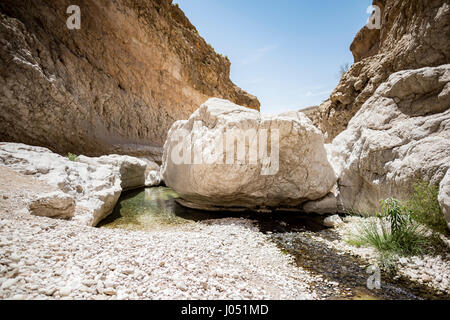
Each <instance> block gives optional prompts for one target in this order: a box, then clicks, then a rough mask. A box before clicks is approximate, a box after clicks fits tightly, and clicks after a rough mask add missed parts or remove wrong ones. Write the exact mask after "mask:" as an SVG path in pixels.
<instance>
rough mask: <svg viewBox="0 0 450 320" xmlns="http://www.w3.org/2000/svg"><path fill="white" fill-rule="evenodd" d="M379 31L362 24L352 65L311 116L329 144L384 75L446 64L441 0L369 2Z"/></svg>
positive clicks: (448, 46) (449, 53)
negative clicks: (377, 14)
mask: <svg viewBox="0 0 450 320" xmlns="http://www.w3.org/2000/svg"><path fill="white" fill-rule="evenodd" d="M373 3H374V4H375V5H378V6H379V7H380V8H381V22H382V24H381V30H377V29H368V28H367V27H364V28H363V29H362V30H361V31H360V32H359V33H358V34H357V35H356V37H355V39H354V41H353V43H352V45H351V50H352V52H353V55H354V58H355V63H354V64H353V65H352V66H351V68H350V69H349V71H348V72H347V73H345V74H344V76H343V77H342V79H341V81H340V82H339V84H338V86H337V87H336V88H335V90H334V91H333V92H332V94H331V96H330V99H329V100H327V101H326V102H324V103H323V104H322V105H320V107H319V110H318V111H316V112H315V114H314V116H311V119H312V120H313V122H314V124H315V125H316V126H317V127H319V128H320V129H321V130H322V131H323V132H324V134H325V136H326V142H331V141H332V140H333V139H334V138H335V137H336V136H337V135H338V134H339V133H341V132H342V131H344V130H345V129H346V128H347V125H348V123H349V121H350V119H351V118H352V117H353V116H354V115H355V114H356V113H357V112H358V110H359V109H360V108H361V107H362V105H363V104H364V103H365V102H366V101H367V100H368V99H369V98H370V97H372V95H373V94H374V93H375V91H376V90H377V88H378V87H379V86H380V85H381V84H382V83H384V82H385V81H386V80H387V79H388V77H389V76H390V75H391V74H393V73H395V72H398V71H402V70H410V69H418V68H422V67H437V66H440V65H444V64H448V63H450V42H449V41H448V39H450V4H449V2H448V1H447V0H432V1H430V0H404V1H396V0H375V1H374V2H373Z"/></svg>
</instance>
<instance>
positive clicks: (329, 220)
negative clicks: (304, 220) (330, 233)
mask: <svg viewBox="0 0 450 320" xmlns="http://www.w3.org/2000/svg"><path fill="white" fill-rule="evenodd" d="M342 224H344V221H342V219H341V217H339V216H338V215H337V214H335V215H333V216H329V217H326V218H325V219H324V220H323V225H324V226H325V227H329V228H334V227H338V226H340V225H342Z"/></svg>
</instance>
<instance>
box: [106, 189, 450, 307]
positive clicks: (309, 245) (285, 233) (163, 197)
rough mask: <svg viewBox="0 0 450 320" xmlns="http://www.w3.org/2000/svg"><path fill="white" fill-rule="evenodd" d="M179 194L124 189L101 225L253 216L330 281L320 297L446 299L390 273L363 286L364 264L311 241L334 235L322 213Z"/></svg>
mask: <svg viewBox="0 0 450 320" xmlns="http://www.w3.org/2000/svg"><path fill="white" fill-rule="evenodd" d="M177 198H178V195H177V194H176V193H175V192H174V191H173V190H171V189H169V188H165V187H159V188H147V189H139V190H135V191H130V192H125V193H123V195H122V196H121V198H120V199H119V202H118V204H117V206H116V208H115V209H114V211H113V213H112V214H111V215H110V216H108V217H107V218H106V219H105V220H103V221H102V222H101V223H100V224H99V227H100V228H120V229H127V230H136V231H154V230H162V229H165V228H174V227H177V226H180V225H183V224H188V223H193V222H201V221H206V220H216V219H223V218H245V219H249V220H252V221H255V223H256V225H257V227H258V229H259V230H260V232H262V233H264V234H266V235H268V236H269V237H270V239H271V240H272V241H274V242H275V243H276V244H277V246H278V247H279V249H280V250H281V251H282V252H283V253H285V254H289V255H292V256H293V257H294V258H295V261H296V263H297V266H299V267H301V268H303V269H305V270H308V271H309V272H311V273H313V274H315V275H319V276H321V277H322V278H323V279H326V280H328V281H329V282H332V285H330V286H324V282H322V281H319V282H318V283H317V284H313V289H314V290H315V291H316V292H317V293H318V294H319V296H320V297H321V298H322V299H334V300H338V299H344V300H385V299H389V300H420V299H448V296H443V295H440V294H438V293H436V292H434V291H433V290H431V289H430V288H429V287H426V286H424V285H420V284H418V283H414V282H412V281H409V280H408V279H404V278H402V277H400V278H396V277H393V276H391V275H384V274H383V275H382V287H381V289H379V290H376V289H374V290H369V289H368V288H367V286H366V283H367V278H368V277H369V276H370V275H369V274H367V273H366V270H367V268H368V266H369V265H368V263H367V262H365V261H364V260H362V259H359V258H357V257H355V256H352V255H350V254H347V253H343V252H337V251H336V250H335V249H332V248H331V247H329V246H327V245H326V242H322V241H318V240H315V239H314V238H313V237H311V234H314V235H315V236H319V237H321V238H323V239H325V240H328V241H333V240H337V239H339V235H338V234H337V233H336V232H334V231H333V229H328V228H326V227H324V226H323V224H322V220H323V217H321V216H318V215H302V214H298V213H292V212H286V213H282V212H277V213H272V214H261V213H250V212H249V213H242V212H240V213H230V212H213V213H211V212H204V211H198V210H192V209H187V208H184V207H182V206H180V205H179V204H178V203H177V202H176V199H177Z"/></svg>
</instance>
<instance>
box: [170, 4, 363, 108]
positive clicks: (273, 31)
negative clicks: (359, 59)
mask: <svg viewBox="0 0 450 320" xmlns="http://www.w3.org/2000/svg"><path fill="white" fill-rule="evenodd" d="M174 3H178V4H179V6H180V7H181V9H182V10H183V11H184V12H185V14H186V16H187V17H188V18H189V19H190V20H191V22H192V23H193V24H194V25H195V26H196V28H197V30H198V31H199V33H200V35H201V36H202V37H203V38H204V39H205V40H206V41H207V42H208V43H210V44H211V45H212V46H213V47H214V48H215V50H216V51H217V52H218V53H221V54H223V55H227V56H228V57H229V59H230V61H231V79H232V80H233V82H235V83H236V84H237V85H238V86H239V87H241V88H243V89H244V90H246V91H248V92H249V93H252V94H254V95H256V96H257V97H258V99H259V100H260V102H261V111H262V112H264V113H280V112H285V111H288V110H298V109H302V108H305V107H308V106H313V105H318V104H320V103H321V102H322V101H324V100H326V99H327V98H328V96H329V94H330V93H331V91H332V90H333V89H334V88H335V87H336V84H337V83H338V81H339V75H338V74H339V68H340V66H341V65H343V64H345V63H352V62H353V56H352V54H351V52H350V49H349V48H350V44H351V42H352V40H353V37H354V36H355V34H356V33H357V32H358V30H359V29H361V27H362V26H364V24H365V23H366V21H367V19H368V17H369V14H368V13H367V12H366V10H367V8H368V7H369V5H370V4H371V3H372V0H339V1H337V0H320V1H312V0H277V1H261V0H175V1H174Z"/></svg>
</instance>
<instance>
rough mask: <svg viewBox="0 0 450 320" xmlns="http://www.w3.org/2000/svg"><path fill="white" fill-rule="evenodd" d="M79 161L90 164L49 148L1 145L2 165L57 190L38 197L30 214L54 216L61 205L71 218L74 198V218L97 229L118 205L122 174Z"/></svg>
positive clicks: (0, 161)
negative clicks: (53, 151) (56, 152)
mask: <svg viewBox="0 0 450 320" xmlns="http://www.w3.org/2000/svg"><path fill="white" fill-rule="evenodd" d="M79 158H81V160H83V161H86V162H87V163H84V162H82V161H70V160H69V159H68V158H65V157H62V156H60V155H57V154H55V153H52V152H51V151H50V150H48V149H46V148H40V147H33V146H27V145H24V144H16V143H0V165H3V166H6V167H8V168H9V169H11V170H13V171H15V172H17V173H19V174H22V175H26V176H28V177H33V178H35V179H37V180H38V181H42V182H45V184H46V185H48V186H51V187H52V188H54V189H56V190H58V192H57V193H53V194H50V195H48V193H47V192H45V193H44V194H43V195H41V197H39V195H38V198H37V199H36V200H33V201H32V203H31V204H30V210H31V212H34V213H35V214H41V215H45V214H48V215H52V214H56V213H55V212H54V209H55V210H56V208H58V206H61V209H62V210H63V212H64V211H65V213H62V214H63V216H64V215H66V216H67V215H72V213H71V210H72V207H71V203H72V202H71V200H70V198H72V199H73V200H75V212H74V215H73V218H72V219H73V220H76V221H79V222H80V223H82V224H85V225H91V226H95V225H96V224H97V223H98V222H100V221H101V220H103V219H104V218H105V217H106V216H107V215H109V214H110V213H111V212H112V210H113V208H114V206H115V205H116V203H117V200H118V198H119V196H120V193H121V191H122V188H121V179H120V174H119V172H118V169H117V168H116V167H113V166H111V165H107V164H104V163H100V162H98V161H94V160H93V161H91V160H89V161H87V158H85V157H79ZM14 183H16V181H15V182H14ZM44 191H45V190H44ZM61 192H63V194H66V195H67V196H64V195H63V194H61ZM25 196H27V195H25ZM52 206H53V207H52Z"/></svg>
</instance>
